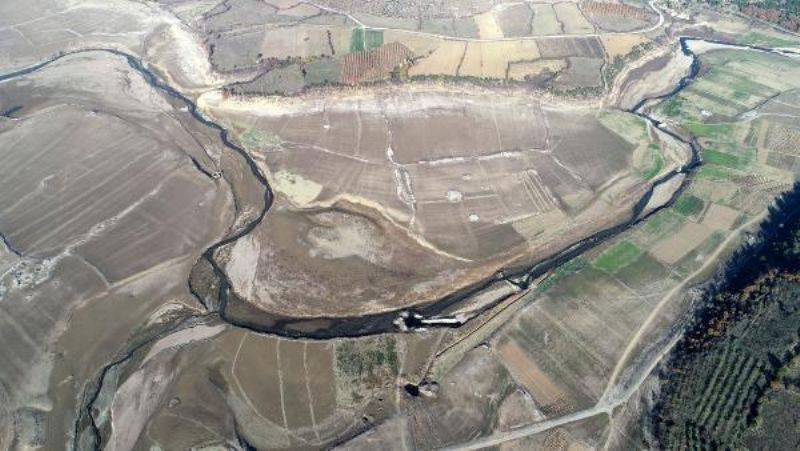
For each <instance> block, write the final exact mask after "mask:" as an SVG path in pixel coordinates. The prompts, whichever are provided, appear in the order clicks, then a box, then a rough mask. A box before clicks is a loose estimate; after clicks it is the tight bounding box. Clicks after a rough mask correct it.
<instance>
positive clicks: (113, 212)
mask: <svg viewBox="0 0 800 451" xmlns="http://www.w3.org/2000/svg"><path fill="white" fill-rule="evenodd" d="M87 73H92V74H93V75H95V76H96V78H90V77H87V76H86V74H87ZM109 93H114V95H113V96H111V95H109ZM0 97H2V99H3V101H4V103H5V102H6V101H8V102H11V103H13V104H14V105H20V106H21V108H19V109H18V110H17V111H16V112H15V113H14V118H13V119H10V120H5V121H4V124H3V125H4V127H3V128H2V132H0V142H2V144H1V145H2V146H3V148H4V149H6V152H5V162H6V164H4V165H3V168H2V170H0V172H3V174H2V179H3V182H2V184H3V187H2V193H3V194H2V196H0V211H1V213H0V217H2V220H0V230H3V236H4V237H5V239H6V240H7V242H8V243H9V245H10V246H11V248H12V249H14V251H13V252H14V255H15V258H14V259H12V260H11V267H9V268H7V269H6V270H5V271H4V272H3V276H2V279H0V284H2V286H3V289H2V294H1V295H0V296H2V303H1V304H2V311H3V313H2V318H3V320H2V321H3V323H4V324H5V325H7V326H9V325H11V324H15V327H3V328H2V329H1V330H0V333H2V336H3V343H4V346H3V350H2V353H3V361H4V362H6V363H7V364H6V365H4V366H3V370H2V372H0V379H1V380H2V381H3V382H2V386H3V387H9V388H10V387H13V391H9V392H5V393H4V396H3V397H4V399H6V400H7V402H4V405H5V409H7V410H8V412H9V415H12V416H14V417H15V418H17V419H18V420H17V421H15V422H13V424H14V425H15V426H14V427H13V428H12V429H11V430H9V431H7V432H8V434H9V435H6V436H4V437H3V438H2V439H0V442H2V441H4V440H6V438H9V437H16V440H18V443H20V444H22V445H24V446H43V445H45V444H46V445H48V446H53V447H65V446H68V445H67V443H70V442H72V441H73V440H77V439H78V433H79V431H80V429H81V428H78V427H77V426H76V425H77V424H78V422H79V420H78V416H77V415H78V411H77V409H76V405H75V404H76V400H78V399H81V398H82V396H84V393H85V392H86V391H89V390H90V386H91V384H92V381H93V380H94V379H95V377H96V372H97V371H98V370H99V368H101V367H102V366H104V365H105V364H106V362H107V361H109V360H112V359H114V358H115V356H117V355H118V353H119V352H121V350H122V349H124V348H125V347H126V346H127V344H128V340H129V339H130V337H131V336H132V335H135V334H137V333H138V334H141V336H142V337H144V336H147V335H148V334H155V333H157V331H158V330H161V329H162V328H166V325H167V324H168V323H169V322H170V321H171V320H172V319H173V318H175V317H176V316H178V317H180V316H181V315H186V314H187V312H191V311H192V310H193V309H196V308H197V307H198V304H197V303H196V301H195V300H193V299H192V297H191V295H190V294H189V293H188V291H187V289H186V280H185V277H186V274H188V271H189V270H190V269H191V267H192V265H193V264H194V261H195V259H196V258H197V257H198V255H199V251H200V249H202V248H203V247H205V246H206V245H208V244H209V243H210V242H212V241H213V240H215V239H217V238H218V236H219V235H221V234H222V233H223V231H224V229H225V227H226V225H227V224H226V223H227V222H229V221H231V220H232V218H231V216H230V215H229V213H228V212H229V211H231V210H230V209H231V201H232V198H231V197H230V195H229V194H228V193H227V191H226V189H225V185H224V184H220V183H219V182H218V181H216V180H214V179H213V178H212V177H210V176H209V175H208V173H209V172H210V170H206V169H205V168H206V167H209V168H210V167H213V165H214V155H215V154H216V153H217V151H218V150H219V148H216V149H215V146H218V145H219V144H216V143H214V142H213V141H212V140H211V139H210V138H211V135H209V134H207V133H206V132H204V131H203V130H202V129H198V128H196V127H195V125H194V123H193V121H192V120H190V118H189V117H188V115H186V114H185V113H183V112H181V111H180V110H178V109H176V108H174V107H173V105H172V104H171V103H170V102H169V99H168V98H165V97H162V96H161V95H160V93H159V92H158V91H155V90H153V89H152V87H150V86H149V85H148V84H147V83H146V82H145V80H144V79H143V78H142V77H141V76H140V74H138V73H137V72H136V71H135V70H134V69H133V68H132V67H131V66H129V64H128V62H127V60H126V59H125V58H123V57H120V56H115V55H113V54H110V53H108V52H86V53H82V54H78V55H72V56H65V57H63V58H61V59H59V60H58V61H56V62H53V63H51V64H49V65H46V66H41V67H39V68H37V69H36V70H34V71H31V72H30V73H26V74H19V75H16V76H14V77H5V78H4V79H3V80H2V81H0ZM204 171H206V172H204ZM6 260H7V259H4V261H6ZM167 306H168V307H167ZM112 318H113V321H111V319H112ZM54 350H57V351H54ZM65 355H66V356H69V358H64V356H65ZM9 440H11V438H9ZM5 443H9V442H5Z"/></svg>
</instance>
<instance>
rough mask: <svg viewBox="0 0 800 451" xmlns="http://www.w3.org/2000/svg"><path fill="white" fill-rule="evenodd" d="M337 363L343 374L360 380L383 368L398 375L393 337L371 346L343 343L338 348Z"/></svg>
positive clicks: (349, 342)
mask: <svg viewBox="0 0 800 451" xmlns="http://www.w3.org/2000/svg"><path fill="white" fill-rule="evenodd" d="M336 363H337V366H338V367H339V369H340V370H341V371H342V373H343V374H344V375H346V376H348V377H351V378H355V379H359V378H363V377H367V376H369V375H371V374H373V373H375V372H376V371H378V370H380V369H382V368H388V369H390V370H391V372H392V374H396V373H397V351H396V349H395V343H394V340H393V339H392V338H391V337H383V338H382V339H380V340H376V341H375V342H373V343H370V344H369V345H363V344H359V343H356V342H352V341H346V342H342V343H341V344H340V345H339V346H338V347H337V348H336Z"/></svg>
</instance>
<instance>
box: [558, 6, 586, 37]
mask: <svg viewBox="0 0 800 451" xmlns="http://www.w3.org/2000/svg"><path fill="white" fill-rule="evenodd" d="M553 10H554V11H555V12H556V17H558V20H560V21H561V23H562V24H563V25H564V33H568V34H586V33H592V32H594V26H592V24H591V23H589V21H588V20H586V17H583V13H581V10H580V9H578V5H577V4H575V3H557V4H555V5H553Z"/></svg>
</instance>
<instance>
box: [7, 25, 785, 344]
mask: <svg viewBox="0 0 800 451" xmlns="http://www.w3.org/2000/svg"><path fill="white" fill-rule="evenodd" d="M692 41H700V42H706V43H711V44H718V45H720V46H724V47H728V48H740V49H748V50H755V51H762V52H770V53H777V54H782V55H787V54H796V53H795V52H792V51H788V50H775V49H770V48H765V47H759V46H748V45H737V44H730V43H727V42H722V41H714V40H708V39H700V38H692V37H680V38H679V39H678V42H679V43H680V46H681V50H682V51H683V53H684V54H685V55H687V56H690V57H691V58H692V64H691V67H690V70H689V73H688V74H687V75H686V76H684V77H683V78H681V79H680V81H679V82H678V84H677V85H676V86H675V88H674V89H672V90H671V91H669V92H668V93H666V94H662V95H659V96H654V97H648V98H645V99H642V100H641V101H640V102H639V103H637V104H636V105H635V106H634V107H633V108H631V109H630V110H627V112H629V113H632V114H636V115H637V116H639V117H641V118H643V119H645V120H647V121H648V122H650V123H651V124H652V125H653V126H654V127H657V128H659V130H660V131H662V132H664V133H666V134H668V135H670V136H671V137H673V138H674V139H676V140H678V141H680V142H682V143H684V144H685V145H687V146H689V148H690V149H691V154H692V155H691V160H690V162H689V163H688V164H686V165H684V166H683V167H681V168H680V169H679V170H677V171H674V172H672V173H669V174H666V175H664V176H662V177H661V178H660V179H657V180H655V181H654V182H653V184H652V186H651V187H650V189H649V190H648V191H647V193H645V195H644V196H642V198H641V199H639V201H638V202H637V203H636V205H635V206H634V207H633V211H632V214H631V217H630V218H629V219H628V220H626V221H624V222H623V223H621V224H618V225H616V226H613V227H611V228H608V229H605V230H601V231H599V232H597V233H595V234H593V235H591V236H589V237H587V238H584V239H583V240H581V241H579V242H576V243H574V244H573V245H571V246H569V247H567V248H565V249H562V250H561V251H560V252H558V253H557V254H555V255H553V256H551V257H549V258H547V259H545V260H543V261H540V262H538V263H536V264H535V265H533V266H531V267H523V268H508V269H506V270H503V271H500V272H498V273H497V274H495V275H494V277H491V278H489V279H487V280H485V281H483V282H481V283H477V284H475V285H473V286H471V287H469V288H467V289H464V290H461V291H458V292H455V293H453V294H451V295H449V296H447V297H444V298H442V299H439V300H437V301H434V302H430V303H428V304H423V305H419V306H417V307H415V308H414V309H411V310H407V309H403V310H396V311H388V312H382V313H376V314H369V315H361V316H356V317H315V318H308V317H289V316H283V315H275V314H271V313H268V312H263V311H257V315H258V318H257V320H254V321H251V320H247V319H243V318H239V317H235V316H232V315H230V314H229V309H230V307H231V305H232V303H236V302H239V303H242V302H244V301H242V300H241V299H239V298H238V297H237V296H236V295H235V293H233V290H232V289H231V283H230V280H229V278H228V276H227V274H226V273H225V271H224V270H223V269H222V268H221V267H220V265H219V263H218V262H217V261H216V258H215V254H216V252H217V250H219V249H220V248H221V247H223V246H226V245H229V244H232V243H234V242H236V241H237V240H239V239H240V238H242V237H244V236H246V235H248V234H249V233H250V232H252V231H253V229H255V228H256V227H257V226H258V225H259V224H260V223H261V221H262V220H263V219H264V216H265V215H266V214H267V212H268V210H269V209H270V207H271V206H272V203H273V200H274V194H273V191H272V188H271V187H270V184H269V181H268V180H267V179H266V177H265V176H264V175H263V174H262V173H261V171H260V170H259V168H258V166H257V164H256V162H255V161H254V160H253V158H252V157H251V156H250V155H249V154H248V152H247V151H246V150H245V149H244V148H243V147H241V146H240V145H238V144H237V143H235V142H234V141H232V140H231V138H230V135H229V132H228V130H227V129H226V128H224V127H223V126H222V125H220V124H218V123H217V122H214V121H212V120H210V119H209V118H207V117H206V116H205V115H204V114H203V113H202V112H200V111H199V110H198V108H197V105H196V104H195V103H194V102H193V101H192V100H191V99H189V98H188V97H186V96H185V95H183V94H181V93H180V92H178V90H177V89H175V88H173V87H172V86H170V85H169V84H168V83H166V82H165V81H164V80H163V79H162V78H161V77H160V76H159V75H157V74H156V73H154V72H153V71H152V70H150V69H149V68H147V67H146V66H145V64H144V63H143V62H142V60H141V59H139V58H138V57H136V56H134V55H131V54H129V53H125V52H122V51H119V50H116V49H107V48H89V49H82V50H76V51H72V52H65V53H62V54H60V55H58V56H56V57H54V58H52V59H50V60H47V61H45V62H42V63H39V64H36V65H34V66H31V67H28V68H25V69H22V70H19V71H16V72H13V73H9V74H6V75H0V82H2V81H5V80H10V79H13V78H18V77H23V76H25V75H27V74H31V73H33V72H36V71H38V70H40V69H43V68H45V67H47V66H48V65H50V64H52V63H54V62H56V61H58V60H60V59H62V58H65V57H68V56H71V55H76V54H81V53H91V52H104V53H109V54H112V55H115V56H119V57H122V58H124V59H125V60H126V62H127V63H128V65H129V66H130V67H131V68H132V69H134V70H135V71H136V72H137V73H139V74H140V75H141V76H142V77H143V79H144V80H145V81H146V82H147V83H148V84H149V85H150V86H151V87H153V88H155V89H156V90H158V91H160V92H162V93H164V94H166V95H167V96H169V97H170V98H172V99H175V100H177V101H179V102H181V103H183V104H184V105H185V106H186V108H187V110H188V112H189V113H190V114H191V116H192V117H193V118H194V119H195V120H196V121H198V122H199V123H201V124H202V125H204V126H206V127H209V128H211V129H212V130H214V131H215V132H216V133H217V134H218V135H219V138H220V141H221V142H222V144H223V145H224V146H225V148H227V149H228V150H229V151H232V152H235V153H237V154H238V155H239V156H241V157H242V158H243V159H244V161H245V162H246V164H247V166H248V169H249V172H250V176H252V177H253V179H254V180H255V181H256V182H257V184H258V185H259V186H260V187H261V189H262V190H263V193H262V195H263V204H262V207H261V209H260V210H259V211H258V213H257V214H256V215H255V217H254V218H252V219H250V220H249V221H248V222H246V223H245V224H244V225H243V226H242V227H240V228H238V229H237V230H235V231H234V232H232V233H230V234H228V235H227V236H225V237H224V238H223V239H221V240H220V241H217V242H216V243H214V244H212V245H211V246H209V247H208V248H207V249H205V251H204V252H203V253H202V256H201V257H200V261H198V263H197V264H203V263H205V264H208V265H209V266H210V268H211V269H212V276H213V277H214V278H215V279H216V280H214V281H212V283H211V284H210V286H213V287H216V291H217V292H216V293H215V295H216V298H217V299H216V305H217V306H216V308H214V306H213V305H212V304H214V302H210V300H209V299H205V298H204V296H203V295H201V294H199V293H198V292H197V290H195V289H194V287H193V286H192V282H191V280H190V281H189V287H190V290H191V291H192V293H193V294H194V295H195V297H196V298H197V299H198V300H199V301H200V302H201V303H202V304H203V305H204V306H205V307H206V309H207V310H208V311H209V313H211V314H213V313H218V314H219V317H220V318H221V319H222V320H223V321H225V322H227V323H229V324H232V325H234V326H237V327H243V328H246V329H249V330H252V331H255V332H260V333H269V334H276V335H281V336H286V337H292V338H311V339H327V338H335V337H355V336H363V335H371V334H379V333H387V332H396V331H397V330H398V324H397V320H398V318H401V321H403V322H404V326H405V328H407V329H414V328H416V327H421V325H422V324H421V322H420V321H419V320H420V318H445V319H446V318H447V316H446V314H445V312H446V311H447V310H448V309H450V308H452V307H453V306H456V305H458V304H460V303H462V302H463V301H465V300H466V299H468V298H469V297H471V296H474V295H475V294H476V293H478V292H480V291H481V290H484V289H486V288H487V287H488V286H490V285H491V284H494V283H497V282H498V281H502V280H505V281H508V282H510V283H512V284H514V285H516V286H517V287H519V288H520V289H522V290H525V289H527V288H528V287H529V286H530V285H531V283H532V282H533V281H534V280H536V279H537V278H539V277H541V276H542V275H544V274H546V273H547V272H549V271H552V270H553V269H555V268H557V267H559V266H561V265H563V264H564V263H566V262H568V261H570V260H571V259H573V258H575V257H577V256H578V255H580V254H582V253H584V252H586V251H587V250H589V249H591V248H593V247H594V246H597V245H598V244H600V243H602V242H604V241H606V240H608V239H611V238H613V237H615V236H617V235H618V234H620V233H622V232H624V231H626V230H628V229H629V228H630V227H631V226H633V225H635V224H637V223H639V222H640V221H642V220H644V219H646V218H647V217H649V216H650V215H652V214H654V213H656V212H657V211H659V210H661V209H663V208H668V207H669V206H671V205H672V203H673V202H674V201H675V199H676V198H677V197H678V196H679V195H680V193H681V192H682V191H683V190H684V189H685V188H686V187H687V186H688V185H689V183H691V175H692V174H693V173H694V172H695V170H696V169H697V168H698V167H699V166H700V165H701V164H702V159H701V155H700V154H701V149H700V146H699V145H698V144H697V142H696V141H695V140H693V139H686V138H684V137H682V136H680V135H678V134H677V133H675V132H673V131H670V130H668V129H666V127H662V124H661V123H660V122H659V121H658V120H656V119H654V118H652V117H650V116H649V115H648V114H646V112H644V109H645V106H646V105H647V104H649V103H650V102H654V101H660V100H667V99H669V98H671V97H673V96H675V95H676V94H678V93H679V92H680V91H682V90H683V89H684V88H686V86H688V85H689V84H690V83H691V82H692V81H693V80H694V79H695V77H696V76H697V74H698V72H699V70H700V62H699V59H698V57H697V55H696V54H695V53H694V52H693V51H692V50H691V48H690V43H691V42H692ZM190 158H191V157H190ZM192 161H193V162H194V164H195V166H196V167H197V168H198V170H200V171H201V172H202V173H203V174H204V175H206V176H209V177H216V174H212V173H211V172H209V171H208V170H206V169H205V168H203V166H202V165H201V164H200V163H199V162H198V161H196V160H195V159H194V158H192ZM681 175H685V176H686V177H685V179H684V180H683V182H682V183H681V186H680V187H679V188H678V189H677V190H676V191H675V192H674V193H673V195H672V197H671V199H670V200H669V201H668V202H666V203H664V204H663V205H661V206H659V207H657V208H655V209H652V210H650V211H648V212H647V213H646V214H643V213H644V211H645V209H646V207H647V205H648V203H649V202H650V199H651V197H652V195H653V192H654V190H655V189H656V188H657V187H658V186H660V185H662V184H664V183H667V182H669V181H671V180H672V179H673V178H674V177H678V176H681ZM10 248H11V247H10ZM11 249H13V248H11ZM506 298H507V297H504V298H500V299H497V300H495V301H494V302H491V303H489V304H488V305H485V306H483V307H482V308H481V310H480V311H479V312H476V313H480V312H481V311H486V310H489V309H491V308H493V307H495V306H496V305H497V304H499V303H500V302H502V301H503V300H505V299H506ZM215 310H216V312H215ZM404 312H405V313H404ZM401 315H402V316H401ZM463 323H464V321H463V320H459V321H455V320H454V321H449V322H447V321H444V322H442V323H441V324H442V325H443V326H444V327H458V326H460V325H462V324H463ZM426 327H430V325H426Z"/></svg>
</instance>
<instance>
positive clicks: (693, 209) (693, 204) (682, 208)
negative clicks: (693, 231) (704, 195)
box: [675, 194, 703, 216]
mask: <svg viewBox="0 0 800 451" xmlns="http://www.w3.org/2000/svg"><path fill="white" fill-rule="evenodd" d="M675 211H677V212H678V213H680V214H682V215H683V216H697V215H698V214H700V212H701V211H703V200H702V199H700V198H699V197H697V196H693V195H691V194H684V195H683V196H681V197H679V198H678V200H677V201H676V202H675Z"/></svg>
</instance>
